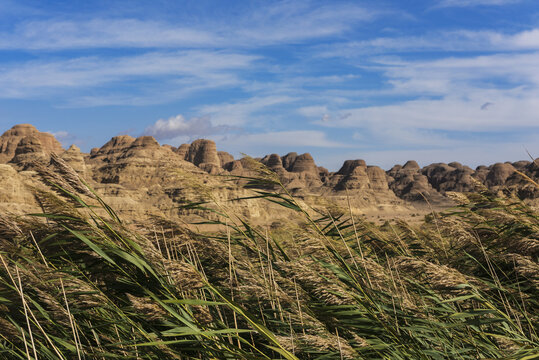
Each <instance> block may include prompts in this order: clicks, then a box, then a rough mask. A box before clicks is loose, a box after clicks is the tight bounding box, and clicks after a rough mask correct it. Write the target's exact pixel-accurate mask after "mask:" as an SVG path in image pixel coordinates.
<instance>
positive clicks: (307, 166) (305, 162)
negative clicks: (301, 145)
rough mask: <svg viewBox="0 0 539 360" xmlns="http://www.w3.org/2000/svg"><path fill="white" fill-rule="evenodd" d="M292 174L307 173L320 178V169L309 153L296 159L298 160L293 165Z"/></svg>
mask: <svg viewBox="0 0 539 360" xmlns="http://www.w3.org/2000/svg"><path fill="white" fill-rule="evenodd" d="M289 171H290V172H306V173H309V174H312V175H313V176H315V177H318V168H317V167H316V164H315V163H314V159H313V157H312V156H311V154H309V153H305V154H301V155H299V156H298V157H296V160H295V161H294V163H293V164H292V166H291V168H290V170H289Z"/></svg>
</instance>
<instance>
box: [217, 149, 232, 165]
mask: <svg viewBox="0 0 539 360" xmlns="http://www.w3.org/2000/svg"><path fill="white" fill-rule="evenodd" d="M217 156H219V162H220V164H221V167H224V166H225V164H228V163H229V162H232V161H234V156H232V155H230V154H229V153H227V152H226V151H218V152H217Z"/></svg>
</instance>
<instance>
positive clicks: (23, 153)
mask: <svg viewBox="0 0 539 360" xmlns="http://www.w3.org/2000/svg"><path fill="white" fill-rule="evenodd" d="M46 159H47V154H46V153H45V152H44V151H43V146H42V144H41V141H40V140H39V139H38V138H37V137H36V136H33V135H29V136H25V137H23V138H22V139H21V140H20V141H19V143H18V145H17V148H16V149H15V156H14V157H13V158H12V159H11V161H10V162H11V163H13V164H17V165H19V166H25V165H27V164H29V163H31V162H32V161H36V160H37V161H39V160H41V161H45V160H46Z"/></svg>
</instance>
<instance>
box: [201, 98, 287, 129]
mask: <svg viewBox="0 0 539 360" xmlns="http://www.w3.org/2000/svg"><path fill="white" fill-rule="evenodd" d="M295 100H297V99H296V98H294V97H291V96H263V97H258V96H254V97H251V98H249V99H247V100H244V101H239V102H233V103H223V104H215V105H206V106H202V107H200V108H198V109H197V111H198V112H200V113H201V114H204V115H209V116H211V118H212V121H213V122H214V123H216V124H229V125H241V124H245V123H249V122H250V123H251V125H253V123H254V119H253V117H255V116H256V115H257V113H258V112H260V111H263V110H267V109H268V108H271V107H275V106H279V105H283V104H288V103H291V102H293V101H295Z"/></svg>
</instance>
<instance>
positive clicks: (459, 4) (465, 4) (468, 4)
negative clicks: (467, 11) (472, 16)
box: [437, 0, 522, 7]
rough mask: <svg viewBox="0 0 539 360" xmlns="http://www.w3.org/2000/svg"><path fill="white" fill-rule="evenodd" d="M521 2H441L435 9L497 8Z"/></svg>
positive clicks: (506, 0)
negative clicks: (483, 6) (481, 6)
mask: <svg viewBox="0 0 539 360" xmlns="http://www.w3.org/2000/svg"><path fill="white" fill-rule="evenodd" d="M519 2H522V0H442V1H440V2H439V3H438V4H437V7H471V6H480V5H485V6H499V5H510V4H516V3H519Z"/></svg>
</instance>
